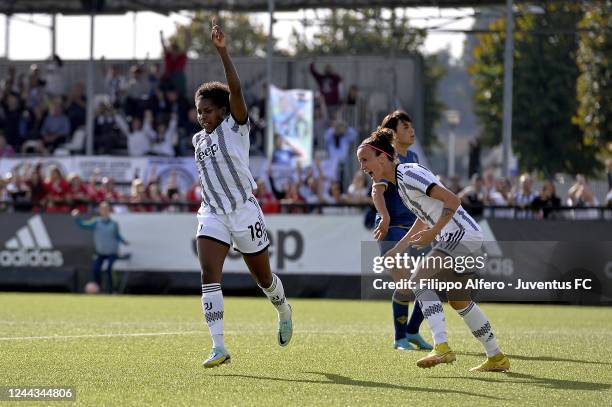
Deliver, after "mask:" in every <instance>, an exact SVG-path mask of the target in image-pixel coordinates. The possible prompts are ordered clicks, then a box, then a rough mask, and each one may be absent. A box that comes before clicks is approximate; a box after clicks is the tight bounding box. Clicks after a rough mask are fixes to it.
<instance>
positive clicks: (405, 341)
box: [393, 338, 416, 350]
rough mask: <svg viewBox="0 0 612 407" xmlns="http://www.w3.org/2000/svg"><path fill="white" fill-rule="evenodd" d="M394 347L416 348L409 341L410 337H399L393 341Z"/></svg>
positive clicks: (398, 348)
mask: <svg viewBox="0 0 612 407" xmlns="http://www.w3.org/2000/svg"><path fill="white" fill-rule="evenodd" d="M393 349H397V350H416V348H415V347H414V346H413V345H412V344H411V343H410V342H408V339H406V338H402V339H398V340H396V341H395V343H393Z"/></svg>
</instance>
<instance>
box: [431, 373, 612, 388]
mask: <svg viewBox="0 0 612 407" xmlns="http://www.w3.org/2000/svg"><path fill="white" fill-rule="evenodd" d="M477 374H485V373H477ZM486 374H488V373H486ZM498 374H499V375H503V377H504V378H502V379H497V378H495V377H494V376H489V377H477V376H473V377H459V376H446V377H443V376H434V377H433V378H434V379H464V380H475V381H479V382H485V383H518V384H530V385H533V386H536V387H544V388H547V389H553V390H590V391H604V390H608V389H610V387H612V386H611V385H609V384H606V383H592V382H581V381H578V380H564V379H554V378H549V377H537V376H534V375H530V374H525V373H515V372H507V373H498ZM494 375H497V374H495V373H494ZM512 379H514V380H512Z"/></svg>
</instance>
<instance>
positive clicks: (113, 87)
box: [104, 64, 125, 105]
mask: <svg viewBox="0 0 612 407" xmlns="http://www.w3.org/2000/svg"><path fill="white" fill-rule="evenodd" d="M124 86H125V79H124V78H123V76H122V75H121V73H120V72H119V65H116V64H112V65H111V66H110V67H109V68H108V72H107V73H106V78H105V79H104V88H105V92H106V94H107V95H108V96H109V98H110V99H109V100H110V104H111V105H116V104H118V103H120V102H121V96H122V92H123V87H124Z"/></svg>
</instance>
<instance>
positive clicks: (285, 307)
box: [259, 274, 291, 319]
mask: <svg viewBox="0 0 612 407" xmlns="http://www.w3.org/2000/svg"><path fill="white" fill-rule="evenodd" d="M259 288H261V290H262V291H263V292H264V294H265V295H266V297H268V299H269V300H270V302H271V303H272V305H274V308H276V311H278V317H279V318H280V319H287V318H289V317H290V316H291V309H290V308H289V304H288V303H287V299H286V298H285V290H284V288H283V283H282V282H281V280H280V278H278V276H277V275H276V274H272V284H271V285H270V287H268V288H264V287H262V286H259Z"/></svg>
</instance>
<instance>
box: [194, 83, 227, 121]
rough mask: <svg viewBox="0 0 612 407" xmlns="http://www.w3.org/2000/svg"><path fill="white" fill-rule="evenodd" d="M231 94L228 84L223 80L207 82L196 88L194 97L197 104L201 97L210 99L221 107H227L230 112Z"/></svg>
mask: <svg viewBox="0 0 612 407" xmlns="http://www.w3.org/2000/svg"><path fill="white" fill-rule="evenodd" d="M229 94H230V91H229V87H228V86H227V85H226V84H224V83H221V82H205V83H203V84H201V85H200V87H199V88H198V90H196V92H195V98H194V99H195V102H196V104H197V103H198V100H199V99H209V100H211V101H212V102H213V104H214V105H215V106H217V107H218V108H219V109H221V108H223V107H225V108H226V110H227V112H228V113H229V111H230V103H229Z"/></svg>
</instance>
